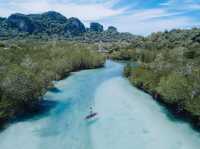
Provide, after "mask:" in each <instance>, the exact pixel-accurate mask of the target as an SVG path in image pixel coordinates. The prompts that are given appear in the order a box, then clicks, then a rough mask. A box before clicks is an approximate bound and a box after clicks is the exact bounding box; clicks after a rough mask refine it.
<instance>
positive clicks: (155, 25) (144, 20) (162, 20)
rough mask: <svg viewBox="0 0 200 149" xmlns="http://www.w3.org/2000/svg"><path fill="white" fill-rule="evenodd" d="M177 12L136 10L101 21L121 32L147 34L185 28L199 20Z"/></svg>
mask: <svg viewBox="0 0 200 149" xmlns="http://www.w3.org/2000/svg"><path fill="white" fill-rule="evenodd" d="M179 14H180V13H179V12H177V13H172V12H168V11H167V10H165V9H147V10H138V11H136V12H133V13H132V14H128V15H123V16H117V17H113V18H112V19H106V20H102V23H104V24H106V26H109V25H115V26H117V27H118V28H119V30H120V31H123V32H132V33H133V34H140V35H147V34H150V33H151V32H157V31H164V30H166V29H173V28H187V27H192V26H197V25H198V24H199V23H200V22H196V21H194V20H193V19H192V18H189V17H186V16H179Z"/></svg>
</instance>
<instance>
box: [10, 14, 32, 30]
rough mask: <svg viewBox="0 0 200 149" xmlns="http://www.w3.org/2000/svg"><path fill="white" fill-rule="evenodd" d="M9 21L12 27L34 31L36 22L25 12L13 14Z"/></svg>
mask: <svg viewBox="0 0 200 149" xmlns="http://www.w3.org/2000/svg"><path fill="white" fill-rule="evenodd" d="M7 21H8V24H10V25H11V26H12V27H14V28H17V29H19V31H22V32H28V33H32V32H33V31H34V29H35V26H34V22H33V21H32V20H31V19H30V18H29V17H28V16H26V15H24V14H19V13H16V14H12V15H11V16H10V17H9V18H8V20H7Z"/></svg>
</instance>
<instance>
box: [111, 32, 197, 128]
mask: <svg viewBox="0 0 200 149" xmlns="http://www.w3.org/2000/svg"><path fill="white" fill-rule="evenodd" d="M199 37H200V29H197V28H194V29H191V30H171V31H165V32H163V33H162V32H159V33H153V34H151V35H150V36H148V37H140V38H137V39H136V40H134V41H132V42H131V43H130V44H129V45H127V46H126V47H125V48H123V49H117V50H115V51H113V52H112V53H111V54H110V57H111V58H114V59H126V60H130V61H134V62H137V63H138V64H139V67H131V65H127V67H126V68H125V70H124V74H125V76H127V77H128V78H129V80H130V81H131V82H132V83H133V84H134V85H135V86H137V87H139V88H141V89H143V90H145V91H146V92H148V93H150V94H152V95H153V96H154V97H155V99H157V100H160V101H162V102H164V103H165V104H167V105H171V107H173V110H174V111H176V113H180V114H182V113H187V115H189V117H190V118H192V120H194V121H195V124H197V125H198V126H200V125H199V124H200V120H199V117H200V67H199V66H200V40H199Z"/></svg>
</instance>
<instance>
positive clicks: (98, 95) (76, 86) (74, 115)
mask: <svg viewBox="0 0 200 149" xmlns="http://www.w3.org/2000/svg"><path fill="white" fill-rule="evenodd" d="M122 70H123V65H121V64H119V63H115V62H112V61H107V63H106V67H105V68H102V69H96V70H86V71H81V72H76V73H73V75H72V76H70V77H68V78H67V79H65V80H62V81H58V82H55V86H56V87H57V88H58V89H59V92H50V91H49V92H48V93H47V94H46V95H45V97H44V98H45V99H46V100H51V101H55V102H56V103H57V104H56V106H55V107H54V108H52V109H51V110H50V111H49V112H48V113H46V114H43V115H40V116H37V117H34V118H32V119H28V120H25V121H21V122H17V123H15V124H12V125H11V126H10V127H9V128H7V129H6V130H4V131H3V132H2V133H0V149H134V148H135V149H199V146H200V135H199V133H197V132H195V131H194V130H192V129H191V128H190V127H189V125H188V124H186V123H183V122H180V121H174V120H172V119H170V118H169V117H168V115H167V114H166V110H165V109H164V108H163V107H161V106H160V105H158V104H157V103H156V102H155V101H153V100H152V99H151V97H150V96H149V95H147V94H145V93H143V92H141V91H139V90H138V89H136V88H134V87H132V86H131V85H130V84H129V82H128V81H127V80H126V79H125V78H123V77H122ZM91 105H92V106H93V107H94V111H96V112H98V113H99V115H98V117H96V118H95V119H92V120H91V121H86V120H84V118H85V116H86V115H87V114H88V113H89V107H90V106H91Z"/></svg>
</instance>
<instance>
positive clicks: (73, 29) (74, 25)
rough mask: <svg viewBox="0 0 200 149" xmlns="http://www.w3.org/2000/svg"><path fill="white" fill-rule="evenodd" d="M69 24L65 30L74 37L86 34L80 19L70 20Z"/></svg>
mask: <svg viewBox="0 0 200 149" xmlns="http://www.w3.org/2000/svg"><path fill="white" fill-rule="evenodd" d="M67 22H68V23H67V24H66V26H65V29H64V30H65V32H67V33H70V34H71V35H72V36H78V35H81V34H82V33H84V32H86V28H85V26H84V24H83V23H82V22H81V21H80V20H79V19H77V18H69V19H68V21H67Z"/></svg>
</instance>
